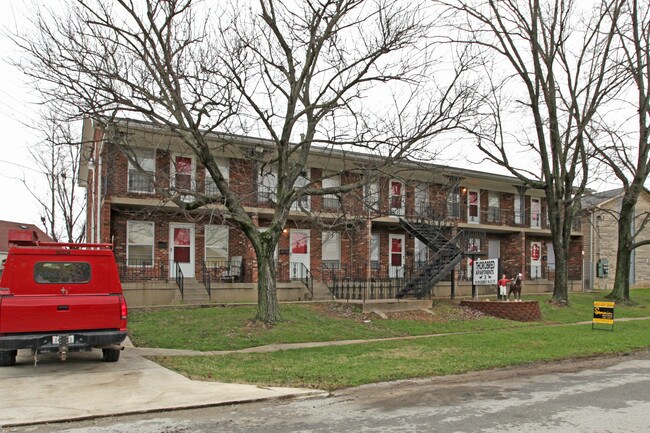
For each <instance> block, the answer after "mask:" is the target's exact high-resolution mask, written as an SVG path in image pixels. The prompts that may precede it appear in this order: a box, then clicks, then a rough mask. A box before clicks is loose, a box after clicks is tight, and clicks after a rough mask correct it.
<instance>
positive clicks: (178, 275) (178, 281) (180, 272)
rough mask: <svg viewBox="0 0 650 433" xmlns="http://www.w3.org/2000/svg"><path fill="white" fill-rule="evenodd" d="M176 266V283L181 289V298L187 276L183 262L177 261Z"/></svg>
mask: <svg viewBox="0 0 650 433" xmlns="http://www.w3.org/2000/svg"><path fill="white" fill-rule="evenodd" d="M174 266H175V275H174V278H175V279H176V285H177V286H178V288H179V290H180V291H181V298H182V297H183V288H184V286H185V277H184V276H183V270H182V269H181V264H180V263H178V262H176V261H175V262H174Z"/></svg>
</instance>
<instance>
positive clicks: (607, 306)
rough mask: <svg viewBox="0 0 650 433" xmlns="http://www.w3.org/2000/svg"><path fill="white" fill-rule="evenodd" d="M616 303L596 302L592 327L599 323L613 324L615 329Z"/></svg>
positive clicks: (612, 329)
mask: <svg viewBox="0 0 650 433" xmlns="http://www.w3.org/2000/svg"><path fill="white" fill-rule="evenodd" d="M614 305H615V302H594V319H593V321H592V322H591V329H592V330H593V329H594V326H595V325H596V324H597V323H599V324H605V325H611V326H612V328H611V331H614Z"/></svg>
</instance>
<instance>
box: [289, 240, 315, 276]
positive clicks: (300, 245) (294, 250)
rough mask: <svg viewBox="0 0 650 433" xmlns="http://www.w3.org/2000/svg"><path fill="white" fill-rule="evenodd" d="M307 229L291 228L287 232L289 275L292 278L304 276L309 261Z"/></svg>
mask: <svg viewBox="0 0 650 433" xmlns="http://www.w3.org/2000/svg"><path fill="white" fill-rule="evenodd" d="M309 239H310V234H309V230H298V229H292V230H291V233H290V234H289V242H290V243H291V245H290V247H289V262H290V267H289V276H290V278H292V279H296V278H304V277H306V272H305V270H307V271H309V262H310V242H309Z"/></svg>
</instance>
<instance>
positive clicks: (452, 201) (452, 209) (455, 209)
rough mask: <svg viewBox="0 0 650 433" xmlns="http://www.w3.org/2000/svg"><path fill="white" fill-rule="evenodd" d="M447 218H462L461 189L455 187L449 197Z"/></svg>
mask: <svg viewBox="0 0 650 433" xmlns="http://www.w3.org/2000/svg"><path fill="white" fill-rule="evenodd" d="M447 218H460V187H458V186H456V187H454V188H453V189H452V190H451V191H450V192H449V194H448V195H447Z"/></svg>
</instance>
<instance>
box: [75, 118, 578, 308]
mask: <svg viewBox="0 0 650 433" xmlns="http://www.w3.org/2000/svg"><path fill="white" fill-rule="evenodd" d="M118 128H119V131H120V133H122V134H125V135H127V136H128V140H129V143H130V145H131V146H134V147H135V151H134V155H135V157H136V158H137V160H138V162H139V164H140V166H141V168H142V169H143V170H145V172H146V173H145V174H143V173H142V172H140V171H138V170H137V169H136V167H134V166H133V164H132V163H131V162H129V160H128V159H127V158H126V156H125V155H124V154H123V153H122V151H121V150H120V148H119V146H117V145H115V144H114V143H111V142H110V141H108V140H107V139H106V137H107V136H106V135H105V133H104V131H103V130H102V129H101V128H99V127H95V126H94V125H93V124H92V122H91V121H89V120H87V121H86V122H84V129H83V138H84V149H83V152H84V153H83V154H84V160H85V161H84V164H83V166H82V167H81V173H80V174H81V178H82V182H83V184H84V185H85V186H86V187H87V190H88V194H87V197H88V221H87V227H88V240H89V241H94V242H112V243H113V244H114V251H115V255H116V259H117V261H118V266H119V268H120V272H121V277H122V280H123V284H124V287H125V293H126V294H127V298H128V300H129V302H130V303H131V304H132V305H156V304H167V303H173V302H181V301H184V302H192V301H201V302H207V301H215V302H229V301H244V300H247V301H254V300H256V299H257V292H256V278H257V272H256V258H255V254H254V251H253V249H252V248H251V247H250V245H249V241H248V240H247V239H246V237H245V236H244V235H243V233H242V232H241V231H240V229H239V228H238V227H236V225H235V224H233V223H232V221H230V220H229V219H228V218H227V217H224V212H223V210H224V206H223V204H221V203H216V204H210V205H207V206H204V207H201V208H199V209H196V210H193V211H184V210H181V209H180V208H179V207H178V206H176V205H175V204H173V203H172V202H170V201H169V200H168V198H166V197H165V196H164V194H163V192H162V191H163V190H164V189H165V188H166V187H168V186H170V185H172V186H173V185H179V186H182V187H183V188H190V189H193V190H196V191H200V192H206V193H217V191H216V186H215V184H214V182H213V181H212V180H211V178H210V176H206V170H205V168H204V167H202V166H200V164H198V163H197V159H196V157H195V156H194V155H193V154H192V153H191V152H189V151H188V150H187V149H185V148H184V147H183V146H182V145H180V144H179V141H178V139H177V138H175V137H174V136H173V135H171V134H170V133H168V132H165V131H162V130H160V129H157V128H155V127H153V126H151V125H149V124H146V123H141V122H136V121H126V120H122V121H120V122H119V123H118ZM213 141H214V149H215V152H216V153H217V154H218V163H219V166H220V170H221V171H222V173H224V175H225V177H226V178H227V179H228V182H229V185H230V186H231V188H233V189H234V190H235V191H237V193H238V194H239V196H240V197H241V199H242V201H243V203H244V205H245V207H246V210H247V212H248V213H249V215H250V216H251V217H252V218H253V220H254V221H255V222H256V224H257V225H258V226H259V227H260V228H263V227H266V226H267V225H268V221H269V220H270V217H271V215H272V214H273V212H275V207H274V203H273V198H274V195H273V194H274V185H275V181H274V180H273V172H272V170H269V171H267V172H264V171H260V169H259V167H258V166H257V165H256V164H255V163H254V162H253V160H252V159H251V158H249V157H248V155H250V152H260V153H261V154H263V153H264V152H265V151H269V149H271V146H270V143H269V142H268V141H265V140H263V139H256V138H251V137H243V136H233V135H223V134H214V136H213ZM368 158H373V157H372V156H369V155H362V154H358V153H357V154H350V153H343V152H340V153H337V152H332V151H331V149H329V150H328V151H327V152H326V151H324V150H320V149H318V148H314V149H313V150H312V153H311V155H310V158H309V168H308V170H307V171H306V172H305V173H304V179H310V180H312V181H314V180H316V181H318V180H319V179H322V181H321V182H320V184H322V186H324V187H326V186H337V185H344V184H347V183H352V182H354V181H355V180H357V176H358V175H357V174H355V173H354V172H353V171H352V170H350V171H347V170H346V164H349V162H350V161H351V160H357V162H359V161H363V160H364V159H368ZM394 171H395V174H394V175H385V176H382V177H380V178H379V180H377V181H376V182H373V183H371V184H369V185H366V186H365V187H364V188H359V189H357V190H354V191H351V192H349V193H346V194H344V195H336V196H335V195H331V196H327V195H326V196H312V197H305V198H304V199H303V200H302V202H301V203H296V204H295V205H294V207H293V208H292V210H291V213H290V217H289V220H288V222H287V225H286V227H285V229H284V230H283V234H282V237H281V239H280V242H279V245H278V247H277V249H276V252H275V253H276V262H277V268H276V269H277V274H278V296H279V298H280V300H293V299H305V298H310V297H313V298H317V297H331V296H336V297H339V298H340V297H345V298H360V297H364V298H365V297H372V298H382V297H383V298H391V297H393V298H394V297H395V296H397V295H399V294H407V295H408V293H407V292H404V291H403V289H404V287H405V286H409V284H410V286H413V284H414V283H413V281H414V280H415V279H418V278H420V280H422V278H423V277H422V275H421V274H422V273H421V272H420V271H421V270H422V269H423V267H424V266H425V265H427V264H429V265H430V264H431V263H432V262H433V261H435V260H438V261H440V260H442V259H440V256H441V255H442V253H443V250H444V248H443V247H442V246H441V245H442V244H439V240H438V241H437V242H438V244H437V246H436V245H434V244H435V242H433V241H430V242H429V240H430V239H432V238H431V237H427V236H433V237H436V236H440V235H441V234H442V236H441V239H442V240H443V244H444V243H445V242H447V244H452V243H453V244H455V245H457V247H458V248H459V250H458V251H459V252H462V254H456V253H454V254H453V260H452V259H449V260H448V261H447V262H445V263H443V265H444V266H441V267H440V269H438V270H437V271H436V273H437V274H440V275H438V276H437V277H436V279H435V281H434V280H431V279H430V278H429V279H428V280H427V284H429V283H431V287H428V288H425V291H424V292H419V294H420V295H422V294H424V295H425V296H432V295H433V296H448V295H449V290H450V286H451V279H452V278H453V279H454V282H455V283H457V284H455V285H457V286H458V289H457V290H458V293H461V294H462V293H464V292H467V291H468V290H469V287H470V283H469V282H468V275H469V273H470V269H471V268H470V266H471V261H472V260H473V259H480V258H484V259H488V258H500V259H501V260H500V262H501V267H502V269H503V271H504V272H506V273H508V274H509V275H513V274H514V273H516V272H522V273H523V274H524V277H525V279H526V280H527V284H529V285H530V284H537V285H538V286H539V287H538V288H537V290H550V288H551V287H552V277H553V269H554V254H553V245H552V243H551V237H550V230H549V227H548V218H547V213H546V204H545V200H544V194H543V191H541V190H533V189H529V188H526V187H524V186H522V185H521V182H519V181H518V180H517V179H516V178H514V177H510V176H502V175H495V174H491V173H485V172H480V171H474V170H467V169H457V168H451V167H447V166H438V165H434V164H422V163H417V164H416V163H411V162H404V163H401V164H398V165H397V166H396V167H395V169H394ZM333 172H336V173H337V174H336V175H332V173H333ZM187 200H189V201H191V200H192V197H191V196H188V197H187ZM308 214H309V216H310V217H308ZM334 223H336V224H334ZM425 232H426V233H425ZM427 233H428V234H427ZM432 233H433V234H432ZM449 240H451V241H452V242H448V241H449ZM454 248H456V247H454ZM570 249H571V255H570V257H571V259H570V260H571V261H570V264H569V266H570V278H574V279H577V280H580V279H581V276H582V255H581V251H582V234H581V232H580V230H579V226H577V227H576V231H575V232H574V234H573V236H572V240H571V245H570ZM434 256H435V257H434ZM419 270H420V271H419ZM451 270H453V271H454V272H453V273H452V272H451ZM418 272H420V274H418ZM180 274H182V281H179V279H178V277H179V275H180ZM430 274H431V272H429V274H428V275H430ZM418 275H420V276H419V277H418ZM410 286H409V287H410ZM180 287H182V288H183V289H182V290H183V292H182V293H181V291H180V290H179V288H180ZM493 289H494V288H484V290H493ZM400 291H402V292H400Z"/></svg>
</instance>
